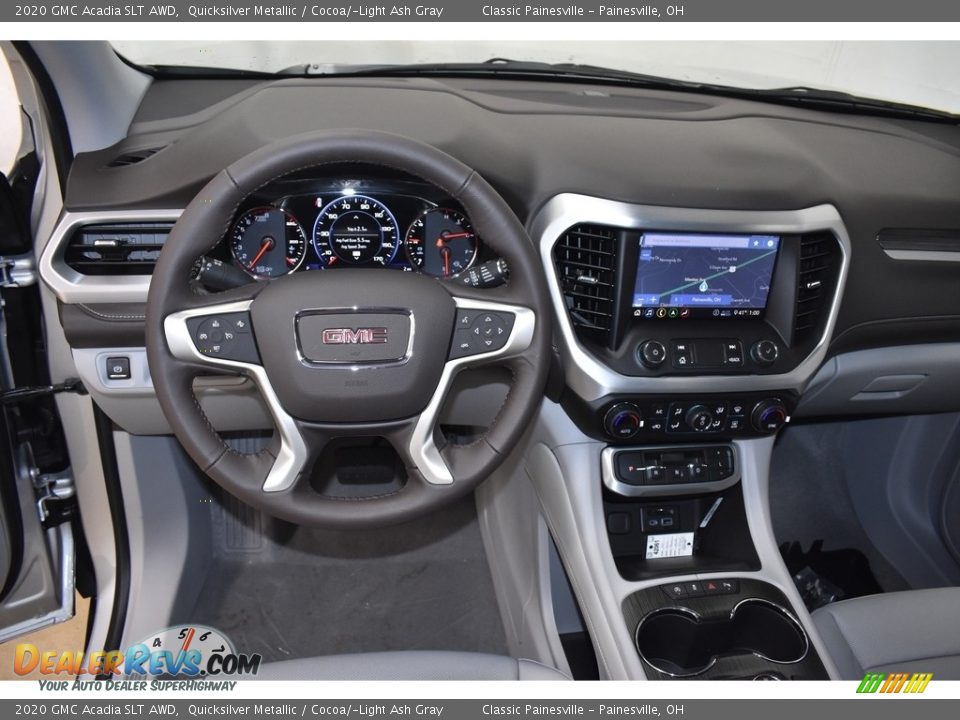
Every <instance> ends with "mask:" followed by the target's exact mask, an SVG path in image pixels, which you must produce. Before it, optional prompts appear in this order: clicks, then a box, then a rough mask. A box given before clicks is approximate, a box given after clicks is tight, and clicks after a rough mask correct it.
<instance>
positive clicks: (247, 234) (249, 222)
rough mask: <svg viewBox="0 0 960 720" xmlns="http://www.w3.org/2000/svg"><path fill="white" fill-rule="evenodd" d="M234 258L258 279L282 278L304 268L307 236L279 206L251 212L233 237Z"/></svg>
mask: <svg viewBox="0 0 960 720" xmlns="http://www.w3.org/2000/svg"><path fill="white" fill-rule="evenodd" d="M230 252H231V253H232V254H233V259H234V260H236V261H237V264H238V265H239V266H240V267H241V268H243V269H244V270H245V271H246V272H247V273H249V274H250V275H253V276H254V277H255V278H258V279H261V280H262V279H266V278H273V277H280V276H281V275H286V274H287V273H291V272H293V271H294V270H296V269H297V268H298V267H300V264H301V263H302V262H303V258H304V257H306V254H307V236H306V235H305V234H304V232H303V229H302V228H301V227H300V223H298V222H297V219H296V218H295V217H293V215H291V214H290V213H288V212H287V211H285V210H281V209H280V208H275V207H258V208H253V209H252V210H247V211H246V212H245V213H244V214H243V215H241V216H240V219H239V220H237V224H236V225H234V226H233V233H232V235H231V236H230Z"/></svg>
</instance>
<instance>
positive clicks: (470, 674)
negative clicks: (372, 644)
mask: <svg viewBox="0 0 960 720" xmlns="http://www.w3.org/2000/svg"><path fill="white" fill-rule="evenodd" d="M257 679H258V680H569V679H570V678H569V677H567V676H566V675H565V674H563V673H562V672H560V671H559V670H556V669H555V668H552V667H548V666H546V665H542V664H541V663H538V662H534V661H533V660H517V659H515V658H512V657H506V656H504V655H488V654H485V653H470V652H448V651H425V650H404V651H398V652H379V653H357V654H352V655H327V656H324V657H313V658H300V659H296V660H281V661H279V662H274V663H267V664H266V665H263V666H262V667H261V668H260V672H259V673H257Z"/></svg>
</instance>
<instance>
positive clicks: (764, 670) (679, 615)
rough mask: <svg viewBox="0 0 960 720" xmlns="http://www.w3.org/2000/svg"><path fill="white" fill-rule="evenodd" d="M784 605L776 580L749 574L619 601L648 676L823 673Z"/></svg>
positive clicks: (798, 676) (809, 676)
mask: <svg viewBox="0 0 960 720" xmlns="http://www.w3.org/2000/svg"><path fill="white" fill-rule="evenodd" d="M789 608H790V603H789V601H788V600H787V599H786V597H784V595H783V593H781V592H780V591H779V590H778V589H777V588H775V587H774V586H772V585H769V584H768V583H764V582H761V581H758V580H754V579H748V578H709V579H706V580H694V581H687V582H672V583H666V584H664V585H660V586H655V587H650V588H646V589H644V590H640V591H639V592H636V593H634V594H633V595H630V596H629V597H627V598H626V600H624V603H623V613H624V617H625V619H626V622H627V627H628V628H629V629H630V631H631V632H632V633H633V638H634V643H635V646H636V648H637V653H638V654H639V656H640V659H641V661H642V662H643V665H644V671H645V672H646V674H647V677H648V678H649V679H654V680H667V679H673V678H676V679H683V678H690V679H741V680H820V679H823V680H825V679H827V672H826V670H825V669H824V667H823V664H822V663H821V662H820V658H819V657H818V656H817V653H816V650H815V649H814V648H813V646H812V645H811V643H810V639H809V638H808V637H807V633H806V631H805V630H804V629H803V626H802V625H801V623H800V621H799V620H797V618H796V617H795V616H794V614H793V612H792V611H791V610H790V609H789Z"/></svg>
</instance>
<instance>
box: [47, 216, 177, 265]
mask: <svg viewBox="0 0 960 720" xmlns="http://www.w3.org/2000/svg"><path fill="white" fill-rule="evenodd" d="M172 227H173V223H138V224H122V225H120V224H118V225H86V226H84V227H82V228H79V229H77V230H76V231H75V232H74V233H73V236H72V237H71V238H70V242H69V243H68V244H67V249H66V252H65V254H64V262H66V264H67V265H68V266H70V267H71V268H73V269H74V270H76V271H77V272H78V273H80V274H81V275H150V274H151V273H152V272H153V266H154V265H156V264H157V258H159V257H160V250H161V249H162V248H163V243H164V242H166V239H167V236H168V235H169V234H170V228H172Z"/></svg>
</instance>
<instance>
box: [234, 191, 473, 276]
mask: <svg viewBox="0 0 960 720" xmlns="http://www.w3.org/2000/svg"><path fill="white" fill-rule="evenodd" d="M217 254H219V255H220V258H221V259H222V260H225V261H226V260H229V261H230V262H232V263H233V264H234V265H236V266H237V267H239V268H240V269H242V270H243V271H244V272H245V273H247V274H248V275H250V276H252V277H253V278H255V279H257V280H269V279H271V278H276V277H280V276H282V275H287V274H289V273H292V272H297V271H302V270H334V269H337V268H343V267H377V268H380V267H382V268H392V269H397V270H405V271H415V272H422V273H425V274H428V275H432V276H434V277H439V278H452V277H456V276H457V275H459V274H460V273H463V272H464V271H466V270H468V269H470V268H471V267H473V266H474V265H475V264H476V263H477V262H478V260H480V259H482V258H483V257H484V249H483V246H482V243H481V241H480V238H479V237H478V236H477V234H476V232H475V230H474V228H473V225H472V224H471V222H470V219H469V218H468V217H467V215H466V213H465V212H464V211H463V208H462V207H461V206H460V205H459V204H458V203H457V202H456V201H454V200H453V199H452V198H450V197H447V196H445V195H444V194H443V193H442V192H441V191H439V190H437V189H436V188H433V187H432V186H430V185H426V184H423V183H419V182H417V181H410V180H401V179H379V180H346V179H332V180H319V181H318V180H293V181H286V182H279V183H274V184H273V185H271V186H269V187H268V188H265V189H263V190H262V191H260V192H258V193H257V195H256V196H254V197H251V198H249V199H248V200H247V202H245V203H244V204H243V205H242V206H241V207H240V209H239V210H238V213H237V215H236V217H235V218H234V220H233V223H232V224H231V227H230V231H229V233H228V235H227V238H226V241H225V242H224V243H223V246H222V247H221V248H220V249H219V251H218V253H217Z"/></svg>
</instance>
